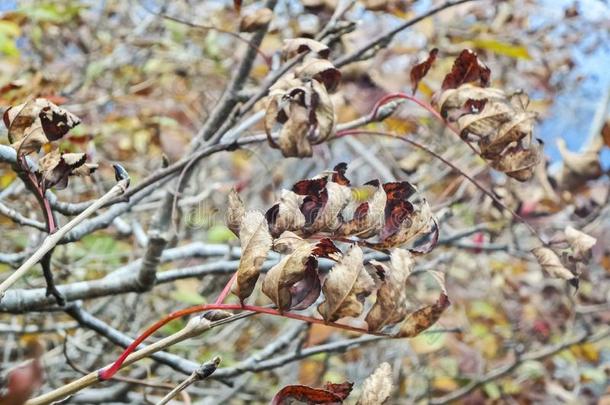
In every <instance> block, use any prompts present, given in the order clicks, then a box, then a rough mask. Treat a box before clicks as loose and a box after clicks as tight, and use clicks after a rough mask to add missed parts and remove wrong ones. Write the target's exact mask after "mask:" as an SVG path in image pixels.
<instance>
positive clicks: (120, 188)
mask: <svg viewBox="0 0 610 405" xmlns="http://www.w3.org/2000/svg"><path fill="white" fill-rule="evenodd" d="M128 186H129V179H122V180H119V182H118V183H117V184H115V185H114V187H112V188H111V189H110V190H109V191H108V192H107V193H106V194H104V195H103V196H101V197H100V198H99V199H98V200H97V201H95V202H94V203H93V204H92V205H91V206H89V207H88V208H87V209H86V210H84V211H83V212H81V213H80V214H79V215H78V216H76V217H74V218H73V219H72V220H71V221H70V222H68V223H67V224H66V225H64V226H62V227H61V228H59V229H57V231H56V232H55V233H53V234H51V235H49V236H47V237H46V238H45V240H44V241H43V242H42V245H40V247H39V248H38V249H37V250H36V251H35V252H34V254H33V255H32V256H30V258H29V259H28V260H26V261H25V262H24V263H23V264H22V265H21V267H19V268H18V269H17V270H15V271H14V272H13V273H12V274H11V275H10V276H9V277H8V278H7V279H6V280H4V281H3V282H2V284H0V301H2V297H4V293H5V291H6V290H8V289H9V288H10V287H11V286H12V285H13V284H14V283H15V282H16V281H17V280H19V279H20V278H21V277H23V275H24V274H25V273H27V271H28V270H29V269H31V268H32V267H33V266H34V265H35V264H36V263H38V262H39V261H40V260H41V259H42V258H43V257H44V256H45V255H46V254H47V252H49V251H50V250H51V249H53V248H54V247H55V246H56V245H57V244H58V243H59V241H61V239H62V238H63V237H64V236H65V235H66V234H67V233H68V232H70V230H72V229H73V228H74V227H75V226H76V225H78V224H79V223H81V222H83V221H84V220H85V219H86V218H87V217H89V216H90V215H92V214H93V213H94V212H96V211H97V210H98V209H99V208H100V207H102V206H103V205H104V204H106V203H107V202H108V201H110V200H112V199H113V198H114V197H116V196H118V195H120V194H123V193H124V192H125V190H126V189H127V187H128Z"/></svg>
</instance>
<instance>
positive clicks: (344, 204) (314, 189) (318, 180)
mask: <svg viewBox="0 0 610 405" xmlns="http://www.w3.org/2000/svg"><path fill="white" fill-rule="evenodd" d="M346 171H347V165H346V164H345V163H340V164H338V165H337V166H335V168H334V169H333V170H332V171H329V172H325V173H323V174H321V175H320V176H318V177H314V178H312V179H308V180H301V181H299V182H297V183H295V184H294V186H293V188H292V191H283V192H282V198H281V199H280V201H279V202H277V203H276V204H274V205H273V206H272V207H271V208H270V209H269V210H268V211H267V213H266V217H267V221H268V222H269V227H270V229H271V233H272V235H273V236H277V235H279V234H281V233H282V232H283V231H292V232H295V233H297V234H298V235H299V236H302V237H307V236H309V235H313V234H315V233H327V234H329V235H331V236H341V237H346V236H353V237H357V238H359V239H361V240H363V241H365V240H366V241H365V242H364V243H365V245H367V246H369V247H373V248H376V249H388V248H391V247H395V246H398V245H401V244H405V243H408V242H411V241H421V240H422V238H423V237H429V239H428V242H427V243H426V244H425V245H424V246H423V249H422V248H421V247H420V250H413V252H417V253H427V252H429V251H430V250H432V248H434V246H435V245H436V243H437V240H438V226H437V224H436V219H435V218H434V216H433V215H432V213H431V211H430V207H429V206H428V204H427V202H426V201H425V199H420V200H419V202H418V203H417V204H416V205H414V204H413V203H411V202H410V201H409V198H411V197H412V196H413V195H414V194H415V192H416V190H415V187H413V186H412V185H411V184H410V183H408V182H406V181H403V182H394V183H386V184H380V183H379V181H377V180H373V181H370V182H368V183H366V184H365V185H363V186H355V187H352V186H351V185H350V181H349V179H347V177H346V176H345V173H346ZM371 238H375V239H372V240H370V241H369V240H367V239H371Z"/></svg>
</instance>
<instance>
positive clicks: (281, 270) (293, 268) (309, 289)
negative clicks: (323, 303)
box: [263, 244, 320, 312]
mask: <svg viewBox="0 0 610 405" xmlns="http://www.w3.org/2000/svg"><path fill="white" fill-rule="evenodd" d="M312 250H313V247H312V246H309V244H305V245H303V246H300V247H298V248H297V249H295V251H294V252H292V253H291V254H289V255H288V256H285V257H284V258H282V260H281V261H280V262H279V263H278V264H276V265H275V266H273V267H272V268H271V269H270V270H269V272H268V273H267V274H266V275H265V279H264V280H263V293H264V294H265V295H266V296H267V297H269V299H271V301H273V303H274V304H275V305H277V307H278V309H279V310H280V311H282V312H283V311H288V310H289V309H291V308H292V307H294V306H296V305H298V304H303V301H307V304H306V305H305V304H303V305H305V307H304V308H307V307H308V306H309V305H311V304H313V303H314V302H315V301H316V299H317V298H318V296H319V295H320V280H319V278H318V274H317V271H316V269H317V267H318V261H317V260H316V258H315V257H314V256H313V255H312ZM312 275H313V276H312ZM299 282H304V285H303V286H302V287H301V288H299V291H300V292H301V293H300V294H297V297H293V287H294V286H295V285H296V284H297V283H299ZM294 292H296V291H294ZM293 298H295V299H294V300H293Z"/></svg>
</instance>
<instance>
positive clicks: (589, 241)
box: [565, 226, 597, 263]
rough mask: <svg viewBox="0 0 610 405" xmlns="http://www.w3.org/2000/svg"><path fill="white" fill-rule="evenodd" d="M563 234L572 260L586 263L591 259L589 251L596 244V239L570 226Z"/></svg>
mask: <svg viewBox="0 0 610 405" xmlns="http://www.w3.org/2000/svg"><path fill="white" fill-rule="evenodd" d="M565 234H566V239H567V240H568V243H569V244H570V248H572V252H573V256H574V258H575V259H576V260H579V261H582V262H585V263H587V262H588V261H589V260H590V259H591V249H593V246H595V244H596V243H597V239H595V238H594V237H593V236H590V235H587V234H586V233H584V232H581V231H579V230H578V229H575V228H573V227H571V226H568V227H566V229H565Z"/></svg>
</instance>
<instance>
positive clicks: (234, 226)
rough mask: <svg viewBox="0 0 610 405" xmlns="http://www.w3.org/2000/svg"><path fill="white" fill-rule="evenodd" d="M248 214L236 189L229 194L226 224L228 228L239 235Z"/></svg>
mask: <svg viewBox="0 0 610 405" xmlns="http://www.w3.org/2000/svg"><path fill="white" fill-rule="evenodd" d="M245 214H246V208H245V207H244V203H243V201H242V200H241V197H240V196H239V194H238V193H237V190H235V189H234V188H233V189H231V191H230V192H229V198H228V207H227V214H226V216H225V222H226V224H227V227H228V228H229V229H230V230H231V231H233V233H234V234H235V235H239V227H240V225H241V223H242V221H243V219H244V215H245Z"/></svg>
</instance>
